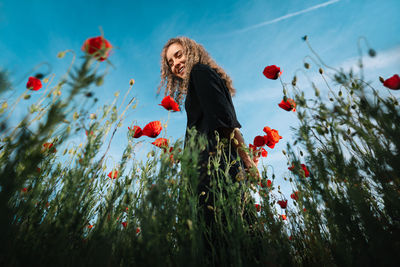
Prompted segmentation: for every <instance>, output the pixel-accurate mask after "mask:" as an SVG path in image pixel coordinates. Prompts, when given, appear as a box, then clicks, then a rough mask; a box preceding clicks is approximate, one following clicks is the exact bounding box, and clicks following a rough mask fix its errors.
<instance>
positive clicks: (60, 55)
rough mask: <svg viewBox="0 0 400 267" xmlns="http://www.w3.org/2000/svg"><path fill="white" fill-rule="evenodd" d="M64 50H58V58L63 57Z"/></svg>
mask: <svg viewBox="0 0 400 267" xmlns="http://www.w3.org/2000/svg"><path fill="white" fill-rule="evenodd" d="M65 54H66V53H65V51H62V52H58V54H57V57H58V58H63V57H65Z"/></svg>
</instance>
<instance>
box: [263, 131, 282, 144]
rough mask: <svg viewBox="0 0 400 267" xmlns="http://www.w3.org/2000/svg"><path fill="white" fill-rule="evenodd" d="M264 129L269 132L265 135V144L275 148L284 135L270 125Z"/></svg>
mask: <svg viewBox="0 0 400 267" xmlns="http://www.w3.org/2000/svg"><path fill="white" fill-rule="evenodd" d="M263 131H264V132H265V133H266V134H267V135H265V136H264V139H265V144H266V145H267V146H268V147H269V148H274V147H275V144H276V143H278V142H279V140H280V139H282V136H280V135H279V133H278V131H277V130H275V129H271V128H270V127H268V126H265V127H264V129H263Z"/></svg>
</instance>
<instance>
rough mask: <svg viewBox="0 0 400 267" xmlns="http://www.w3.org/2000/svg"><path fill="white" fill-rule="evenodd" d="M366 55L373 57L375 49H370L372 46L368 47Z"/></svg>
mask: <svg viewBox="0 0 400 267" xmlns="http://www.w3.org/2000/svg"><path fill="white" fill-rule="evenodd" d="M368 55H369V56H370V57H375V56H376V52H375V50H374V49H372V48H370V49H369V50H368Z"/></svg>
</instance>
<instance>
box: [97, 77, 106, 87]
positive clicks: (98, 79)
mask: <svg viewBox="0 0 400 267" xmlns="http://www.w3.org/2000/svg"><path fill="white" fill-rule="evenodd" d="M103 83H104V78H103V76H100V77H98V78H97V79H96V85H97V86H102V85H103Z"/></svg>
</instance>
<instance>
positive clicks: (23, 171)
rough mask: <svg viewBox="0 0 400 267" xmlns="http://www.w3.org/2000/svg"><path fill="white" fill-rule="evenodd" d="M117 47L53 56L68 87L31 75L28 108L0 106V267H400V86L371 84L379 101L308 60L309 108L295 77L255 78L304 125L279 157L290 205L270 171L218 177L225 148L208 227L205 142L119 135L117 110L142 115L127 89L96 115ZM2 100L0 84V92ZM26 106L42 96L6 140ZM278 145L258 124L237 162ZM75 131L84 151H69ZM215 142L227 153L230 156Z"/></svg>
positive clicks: (3, 77) (4, 84) (132, 132)
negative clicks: (141, 155)
mask: <svg viewBox="0 0 400 267" xmlns="http://www.w3.org/2000/svg"><path fill="white" fill-rule="evenodd" d="M303 39H304V41H305V42H307V44H309V43H308V42H309V41H308V38H307V37H306V36H305V37H304V38H303ZM112 48H113V46H112V41H108V40H106V39H104V37H102V36H99V37H95V38H90V39H88V40H87V41H85V42H84V44H83V46H82V49H81V50H82V52H81V53H82V55H84V56H83V57H82V58H81V59H79V60H78V59H76V60H75V54H74V52H72V51H71V50H67V51H64V52H60V53H59V54H58V57H59V58H64V57H65V58H64V59H66V58H67V56H71V57H73V60H72V62H71V67H70V68H69V69H68V70H67V72H66V75H65V76H63V77H61V78H57V79H56V78H55V77H54V75H51V74H49V75H46V76H43V75H42V74H40V73H39V74H32V75H33V76H31V77H26V91H25V92H24V93H23V94H22V95H21V96H19V97H18V98H17V99H14V100H13V101H11V100H8V99H4V98H3V99H2V100H1V103H0V105H1V106H0V131H1V132H0V177H1V178H0V214H1V216H0V238H1V242H0V265H1V266H35V265H38V266H76V265H78V266H94V265H96V266H213V265H215V266H395V265H396V263H397V262H398V260H397V259H398V257H397V253H398V251H400V108H399V103H398V97H395V95H396V93H398V92H396V91H395V90H399V89H400V78H399V76H398V75H397V74H395V75H393V76H392V77H388V78H380V77H379V74H377V76H376V79H381V81H382V85H381V86H379V88H373V87H371V85H370V84H369V83H368V82H366V81H364V80H363V74H362V71H361V72H360V73H359V74H357V73H354V72H352V71H350V72H348V73H347V72H344V71H342V70H336V69H334V68H332V67H329V66H327V65H326V64H325V63H324V62H323V61H322V60H321V59H320V58H319V56H318V55H317V54H315V58H316V59H315V62H314V63H315V64H316V65H319V66H320V68H319V70H318V72H319V73H318V75H321V76H322V78H323V79H324V80H325V82H326V86H325V87H324V88H318V87H317V86H316V85H315V84H314V83H313V82H312V81H310V85H311V86H312V87H313V89H314V91H315V96H314V97H312V98H306V97H305V95H304V92H303V91H302V88H300V87H299V86H298V84H297V78H296V77H292V78H290V80H291V81H289V83H285V82H284V80H287V79H289V78H288V77H285V75H284V73H283V71H282V70H281V68H280V67H278V66H275V65H269V66H267V67H266V68H265V70H264V72H263V74H264V75H265V77H266V78H268V79H272V80H276V82H277V83H279V81H280V82H281V84H282V90H283V92H282V99H281V100H279V101H281V102H280V103H279V101H278V103H277V105H276V107H271V108H276V109H279V108H281V109H284V110H285V111H287V112H296V114H297V117H298V121H299V124H298V126H297V127H296V128H294V129H293V131H294V133H295V134H296V136H297V137H298V138H297V139H296V140H293V142H289V143H287V148H286V149H285V150H283V151H282V153H283V154H284V155H285V156H286V158H287V164H288V169H289V170H290V171H291V172H290V173H291V176H290V177H287V178H285V182H286V183H290V184H291V186H292V187H293V188H294V190H293V192H292V193H291V194H290V195H288V196H286V195H284V194H282V193H281V191H280V185H279V184H277V183H276V177H275V174H274V173H273V172H271V171H269V169H267V168H266V167H264V166H259V170H260V174H261V180H259V179H258V178H257V176H256V175H254V172H252V171H248V172H243V173H242V175H241V176H238V177H227V176H229V169H226V170H221V169H220V168H219V166H220V162H221V160H223V159H224V157H226V155H224V153H222V152H221V151H223V150H222V149H220V150H219V151H220V152H221V153H220V152H218V153H216V154H215V155H212V156H211V157H210V160H209V164H208V166H207V167H208V172H209V173H210V174H212V175H213V177H214V180H213V184H212V187H211V188H210V192H213V194H212V195H213V196H215V200H214V206H209V207H207V208H208V209H209V210H211V211H212V212H213V214H214V219H215V223H214V224H212V225H211V226H210V225H209V224H206V223H205V221H204V218H203V216H201V214H202V211H201V209H200V208H199V205H198V202H199V198H200V197H207V196H205V195H207V193H206V192H201V193H200V194H198V193H197V191H196V188H197V184H198V176H199V175H198V166H197V162H198V158H199V152H200V151H202V150H203V149H204V147H205V144H206V140H205V139H204V138H202V137H198V136H196V134H195V131H191V135H190V136H189V142H188V143H187V144H186V147H185V148H183V143H182V141H181V139H178V140H177V141H175V142H173V141H172V140H169V139H166V138H161V137H160V134H161V135H162V131H165V130H166V129H165V125H162V123H161V122H160V121H157V120H155V121H149V123H148V124H147V125H133V124H132V123H130V122H127V123H128V124H129V128H128V129H127V127H126V126H122V122H123V120H124V116H125V114H126V111H127V110H128V109H129V108H135V107H136V101H137V100H136V99H135V98H130V97H129V92H130V90H131V88H132V87H134V83H135V81H134V80H133V79H132V80H131V81H127V87H128V85H129V89H128V90H127V92H126V94H125V95H124V96H123V97H124V98H123V101H122V104H120V105H119V106H117V105H116V100H114V101H113V102H112V103H111V104H109V105H104V106H103V109H102V110H101V111H98V112H96V113H91V111H90V107H91V106H92V105H93V104H94V103H95V101H96V99H95V98H93V97H92V96H91V93H90V92H89V91H88V88H89V86H91V85H97V86H101V85H102V83H103V81H104V79H107V76H106V75H105V73H106V72H107V71H104V69H105V66H107V64H110V51H111V50H112ZM310 49H311V51H312V52H313V50H312V48H311V47H310ZM313 53H314V52H313ZM369 56H375V51H373V50H372V49H370V50H369ZM378 56H379V55H378ZM64 59H63V60H64ZM60 60H61V59H60ZM78 61H79V63H77V62H78ZM271 64H273V63H271ZM266 65H268V64H266ZM304 68H306V69H308V68H309V63H305V64H304ZM360 68H361V70H362V58H360ZM260 75H262V73H260ZM10 87H11V84H10V82H9V79H8V74H7V72H6V71H4V70H3V71H1V72H0V93H1V94H4V93H5V92H6V91H7V90H9V89H10ZM32 91H37V92H42V94H41V95H40V97H37V101H36V102H35V104H33V105H31V106H29V108H28V109H27V110H26V116H25V117H24V119H23V120H22V121H20V122H19V123H18V124H17V125H13V124H12V123H10V122H11V120H12V119H13V111H15V109H16V107H18V105H23V103H24V101H26V100H27V99H29V98H31V97H32ZM321 91H329V92H328V93H327V94H323V93H321ZM326 95H327V96H328V97H325V96H326ZM397 95H398V94H397ZM36 96H37V95H35V97H36ZM116 97H117V96H116ZM82 99H83V100H82ZM155 105H156V104H155ZM160 105H161V106H162V107H164V108H165V110H166V111H165V112H174V111H179V110H180V107H179V106H178V105H177V104H176V103H175V102H174V100H173V99H172V98H169V97H166V98H164V99H163V100H162V102H161V104H160ZM119 129H120V130H124V131H127V133H128V134H127V138H128V141H129V142H128V145H127V146H126V147H125V148H121V150H123V155H122V157H121V158H120V159H119V160H118V162H116V163H115V164H114V166H107V165H106V163H107V157H108V151H109V148H110V144H111V142H106V141H105V140H106V139H107V138H110V137H111V140H112V137H113V136H114V134H115V132H116V131H117V130H119ZM278 130H279V129H271V128H270V127H268V125H265V127H264V128H263V129H260V133H261V132H262V131H263V132H264V134H263V135H259V136H256V137H254V142H253V144H250V145H249V147H247V148H246V149H247V151H248V152H249V153H250V154H251V155H252V156H253V157H254V160H255V161H258V158H259V157H267V158H266V160H267V161H268V156H267V155H268V151H267V150H266V149H265V148H267V149H274V146H275V144H276V143H277V142H282V140H281V138H282V137H281V136H280V135H279V132H278ZM83 132H84V133H85V140H84V141H83V142H82V143H81V144H75V143H74V142H69V140H70V139H71V137H72V136H73V135H74V134H75V133H83ZM164 136H165V135H164ZM217 138H218V140H219V142H218V144H219V145H218V146H220V148H222V147H223V146H229V144H230V143H231V141H232V142H234V141H235V140H226V139H224V138H220V137H217ZM232 138H233V136H231V139H232ZM107 140H108V139H107ZM139 142H149V143H152V144H153V145H154V150H153V151H151V152H150V153H149V154H148V155H147V158H146V160H138V159H137V158H136V157H135V149H137V144H138V143H139ZM232 164H233V163H232ZM228 168H229V164H228ZM203 193H204V194H203ZM255 195H257V196H259V200H260V201H257V203H256V202H255V200H254V196H255ZM289 198H290V199H292V200H293V202H290V203H288V199H289ZM249 218H250V219H249Z"/></svg>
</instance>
